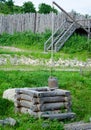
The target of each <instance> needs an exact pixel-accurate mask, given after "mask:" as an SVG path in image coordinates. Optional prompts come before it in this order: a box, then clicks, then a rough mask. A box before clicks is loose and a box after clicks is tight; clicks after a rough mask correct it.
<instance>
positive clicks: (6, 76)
mask: <svg viewBox="0 0 91 130" xmlns="http://www.w3.org/2000/svg"><path fill="white" fill-rule="evenodd" d="M50 35H51V32H50V31H46V32H45V33H43V34H33V33H32V32H23V33H15V34H14V35H10V34H3V35H1V37H0V46H9V47H17V48H20V49H22V51H18V52H16V51H12V50H10V49H5V48H0V55H2V54H9V55H11V56H12V57H13V56H15V55H17V56H22V55H23V56H26V57H30V58H33V59H42V58H43V59H50V57H51V53H50V52H46V53H44V51H43V47H44V42H45V41H46V40H47V39H48V37H49V36H50ZM90 43H91V40H89V43H88V42H87V38H86V37H85V36H80V35H77V34H74V35H73V36H72V37H71V38H70V39H69V40H68V41H67V42H66V44H65V46H64V48H63V49H62V50H61V51H59V52H58V53H54V59H55V60H58V59H59V58H62V59H68V58H70V59H74V58H76V59H78V60H82V61H86V60H87V58H91V44H90ZM4 56H5V55H4ZM0 68H1V69H8V71H3V70H0V119H5V118H7V117H12V118H14V119H16V120H17V122H18V123H17V125H16V126H15V127H10V126H0V130H48V129H49V130H63V123H62V122H59V121H56V120H54V121H50V120H43V119H35V118H34V117H31V116H30V115H25V114H20V113H15V112H14V104H13V103H12V102H10V101H8V100H5V99H2V94H3V92H4V90H6V89H8V88H21V87H30V88H31V87H43V86H47V84H48V77H49V76H50V68H48V67H46V66H32V65H30V66H23V65H20V66H12V65H10V64H7V65H5V66H0ZM10 68H11V69H12V71H9V69H10ZM20 69H24V71H23V70H22V71H21V70H20ZM60 69H64V70H65V69H70V68H66V67H65V68H55V69H53V73H52V75H53V76H55V77H57V79H58V83H59V88H61V89H66V90H69V91H70V92H71V95H72V111H73V112H75V113H76V119H74V121H80V120H84V121H89V118H90V117H91V72H90V71H84V73H83V75H81V74H80V72H79V71H78V72H71V71H70V72H67V71H57V70H60ZM73 69H74V68H73ZM75 69H79V68H75ZM89 69H90V68H89ZM64 122H66V123H67V122H69V121H64Z"/></svg>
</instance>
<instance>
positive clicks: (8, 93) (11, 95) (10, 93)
mask: <svg viewBox="0 0 91 130" xmlns="http://www.w3.org/2000/svg"><path fill="white" fill-rule="evenodd" d="M15 89H16V88H12V89H7V90H5V91H4V92H3V98H5V99H8V100H11V101H13V102H14V101H15Z"/></svg>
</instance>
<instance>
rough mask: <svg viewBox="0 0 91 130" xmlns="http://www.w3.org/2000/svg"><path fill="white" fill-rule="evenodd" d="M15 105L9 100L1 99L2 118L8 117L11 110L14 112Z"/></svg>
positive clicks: (0, 113) (0, 110) (0, 114)
mask: <svg viewBox="0 0 91 130" xmlns="http://www.w3.org/2000/svg"><path fill="white" fill-rule="evenodd" d="M12 106H13V103H12V102H10V101H9V100H7V99H2V98H0V116H7V115H9V112H10V110H11V112H12V110H13V109H12Z"/></svg>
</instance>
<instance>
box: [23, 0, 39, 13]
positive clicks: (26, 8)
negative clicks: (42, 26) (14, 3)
mask: <svg viewBox="0 0 91 130" xmlns="http://www.w3.org/2000/svg"><path fill="white" fill-rule="evenodd" d="M23 11H24V12H25V13H29V12H32V13H35V12H36V10H35V7H34V4H33V3H32V2H31V1H28V2H25V3H24V4H23Z"/></svg>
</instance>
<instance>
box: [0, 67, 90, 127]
mask: <svg viewBox="0 0 91 130" xmlns="http://www.w3.org/2000/svg"><path fill="white" fill-rule="evenodd" d="M49 76H50V72H49V71H42V70H40V71H38V70H36V71H28V72H26V71H22V72H21V71H10V72H9V71H8V72H4V71H0V88H1V91H0V97H1V96H2V93H3V91H4V90H5V89H8V88H14V87H15V88H17V87H30V88H31V87H41V86H47V84H48V77H49ZM53 76H54V77H57V78H58V82H59V88H61V89H66V90H69V91H71V95H72V111H73V112H75V113H76V114H77V117H76V120H83V119H84V120H86V119H88V117H89V116H91V102H90V101H91V87H90V86H91V74H90V73H89V72H88V73H86V74H84V75H83V76H82V75H80V73H79V72H60V71H54V72H53ZM84 102H85V103H84ZM36 127H37V125H36Z"/></svg>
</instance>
